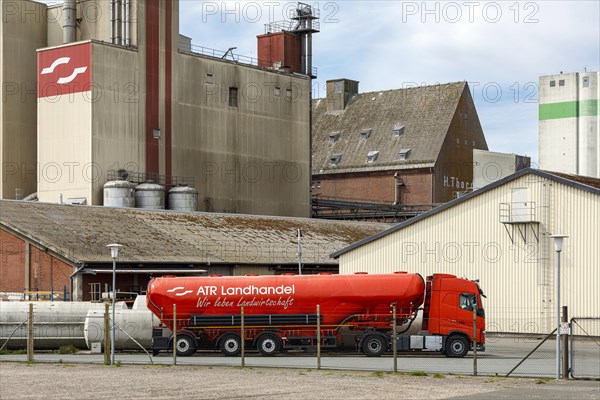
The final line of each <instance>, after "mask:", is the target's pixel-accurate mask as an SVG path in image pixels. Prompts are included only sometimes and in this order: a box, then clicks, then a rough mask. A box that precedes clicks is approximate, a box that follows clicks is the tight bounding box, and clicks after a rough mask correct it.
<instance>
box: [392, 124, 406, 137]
mask: <svg viewBox="0 0 600 400" xmlns="http://www.w3.org/2000/svg"><path fill="white" fill-rule="evenodd" d="M392 134H393V135H394V137H398V136H400V135H402V134H404V125H402V124H398V125H396V126H394V129H393V130H392Z"/></svg>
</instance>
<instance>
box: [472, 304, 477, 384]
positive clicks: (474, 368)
mask: <svg viewBox="0 0 600 400" xmlns="http://www.w3.org/2000/svg"><path fill="white" fill-rule="evenodd" d="M473 376H477V302H475V303H474V304H473Z"/></svg>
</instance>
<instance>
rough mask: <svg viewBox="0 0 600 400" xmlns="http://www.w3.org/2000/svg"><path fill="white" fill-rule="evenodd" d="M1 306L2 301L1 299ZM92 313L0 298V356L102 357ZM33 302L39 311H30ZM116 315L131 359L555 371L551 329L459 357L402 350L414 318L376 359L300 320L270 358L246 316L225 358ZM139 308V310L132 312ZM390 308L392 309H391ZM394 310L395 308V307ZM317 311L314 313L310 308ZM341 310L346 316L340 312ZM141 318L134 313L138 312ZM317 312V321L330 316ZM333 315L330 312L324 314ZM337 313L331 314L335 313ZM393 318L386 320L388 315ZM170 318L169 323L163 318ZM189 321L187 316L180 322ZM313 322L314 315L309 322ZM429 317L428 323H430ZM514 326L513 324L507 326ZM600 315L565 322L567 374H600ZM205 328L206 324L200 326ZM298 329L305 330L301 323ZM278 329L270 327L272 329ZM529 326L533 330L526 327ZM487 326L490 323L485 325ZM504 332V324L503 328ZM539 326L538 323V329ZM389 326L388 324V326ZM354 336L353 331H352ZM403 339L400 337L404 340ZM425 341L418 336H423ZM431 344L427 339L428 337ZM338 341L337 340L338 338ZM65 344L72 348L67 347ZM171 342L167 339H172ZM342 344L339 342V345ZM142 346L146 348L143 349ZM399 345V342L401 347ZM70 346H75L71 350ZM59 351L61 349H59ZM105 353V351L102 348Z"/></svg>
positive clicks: (103, 321)
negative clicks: (158, 344)
mask: <svg viewBox="0 0 600 400" xmlns="http://www.w3.org/2000/svg"><path fill="white" fill-rule="evenodd" d="M4 304H6V303H4ZM99 307H100V308H99V309H98V310H95V311H94V312H89V313H86V314H84V317H82V318H81V320H80V321H77V320H70V321H65V320H62V321H61V320H60V318H55V319H49V316H48V313H45V314H43V313H42V311H41V310H42V309H43V307H42V306H41V305H38V304H32V305H31V312H32V318H30V317H29V310H28V311H27V312H23V311H21V312H8V311H7V307H3V306H2V304H0V315H1V318H0V348H1V349H0V360H15V361H50V362H52V361H54V362H58V361H59V360H61V361H64V362H86V363H87V362H92V363H103V362H107V360H108V355H107V354H103V350H104V349H110V341H109V336H108V331H109V329H107V327H108V326H110V324H111V321H110V314H111V313H109V312H107V310H106V309H105V306H104V305H99ZM36 308H38V310H37V314H36ZM118 312H119V314H118V315H117V317H116V321H117V324H116V336H117V337H116V342H117V343H118V345H117V347H116V349H117V352H116V355H115V359H116V362H120V363H136V364H150V363H155V364H171V363H175V362H176V363H177V364H179V365H210V366H247V367H284V368H285V367H287V368H302V369H304V368H309V369H310V368H312V369H316V368H322V369H340V370H344V369H346V370H366V371H383V372H392V371H398V372H407V373H413V372H415V371H418V372H419V373H421V372H424V373H427V374H438V373H439V374H459V375H475V374H476V375H486V376H499V377H503V376H507V375H510V376H521V377H546V378H553V377H554V376H555V373H556V369H555V366H556V363H555V360H556V350H555V349H556V347H555V344H556V342H555V336H554V333H553V331H552V330H548V331H545V332H539V331H536V332H531V333H527V334H523V333H522V332H521V333H519V332H506V331H505V332H496V333H495V332H489V333H488V334H487V337H486V343H485V347H486V348H485V351H483V352H482V351H481V349H480V351H478V352H477V355H476V356H475V354H474V352H473V351H472V349H471V351H469V353H468V354H467V355H466V356H465V357H463V358H449V357H445V356H444V355H442V354H441V353H440V352H439V351H436V350H435V348H436V345H435V343H434V344H433V345H432V346H431V347H433V349H420V350H413V351H403V347H402V346H404V345H408V346H409V347H412V344H413V343H415V342H418V340H425V339H422V338H421V339H419V336H420V333H421V328H422V326H421V325H420V324H419V323H418V321H417V320H415V322H414V323H405V324H402V323H399V324H398V326H397V332H398V333H399V334H400V333H401V334H402V335H405V339H399V340H398V341H397V342H396V344H397V351H396V356H394V351H393V350H394V349H393V340H390V341H388V342H386V347H387V349H386V350H387V351H385V352H384V353H383V354H382V355H381V356H379V357H367V356H365V355H364V354H363V351H361V348H363V349H364V347H362V346H364V342H363V343H359V341H358V340H359V339H356V338H357V337H359V338H360V337H361V336H362V335H361V334H362V331H360V332H352V327H350V326H347V327H346V332H345V333H350V335H349V339H348V338H346V337H345V336H344V340H345V343H344V344H345V346H335V347H334V346H328V345H331V344H332V336H333V334H332V327H328V326H319V329H317V326H316V325H314V326H312V328H311V327H307V326H305V327H304V328H309V329H314V332H315V333H314V337H315V338H317V337H318V336H320V337H318V339H316V340H315V339H314V338H311V339H306V341H305V342H304V344H305V346H298V348H296V349H291V350H289V351H284V352H280V353H279V354H277V355H275V356H272V357H268V356H264V355H261V353H260V352H259V351H258V349H257V345H256V342H254V341H253V340H251V337H252V335H254V333H252V330H253V329H257V327H256V326H252V324H248V323H247V324H246V325H245V326H244V330H245V333H244V334H243V333H242V330H241V326H239V322H240V321H246V316H244V317H243V318H242V315H239V316H236V317H237V318H238V319H237V320H236V321H234V324H235V323H237V324H238V325H235V329H236V330H237V331H239V335H240V337H241V336H242V335H244V336H245V337H246V339H247V340H246V341H244V342H243V343H244V347H245V348H244V352H243V357H242V353H241V352H240V353H237V354H236V355H235V356H226V355H224V354H222V353H221V352H220V351H219V350H218V348H216V349H214V348H213V349H199V350H198V351H196V352H194V353H193V354H192V355H191V356H189V357H182V356H178V357H174V355H173V352H172V347H169V348H168V350H167V351H161V352H160V353H158V354H156V355H151V354H149V353H151V351H152V348H151V335H152V333H151V331H152V325H153V324H154V323H155V322H156V321H155V319H154V321H153V316H152V314H150V312H149V311H148V312H147V318H146V317H145V316H143V318H142V319H143V322H140V321H139V320H137V319H135V318H132V317H129V316H128V314H127V313H128V312H133V310H127V309H125V308H123V309H118ZM137 312H138V313H140V311H139V310H138V311H137ZM392 312H393V309H392V308H390V315H391V314H392ZM397 312H398V315H400V314H401V311H400V310H397ZM315 314H317V311H316V310H315ZM343 315H346V314H343ZM138 316H139V315H138ZM325 317H327V316H320V318H319V319H318V321H325V320H328V319H329V320H331V318H325ZM330 317H331V316H330ZM341 317H342V314H340V315H339V316H337V317H335V318H333V319H335V320H337V319H340V318H341ZM389 320H390V321H391V319H389ZM496 321H499V322H498V327H503V326H514V321H513V320H509V319H507V320H506V321H502V320H498V319H496ZM167 322H168V321H167ZM178 322H183V323H187V322H188V321H182V320H178ZM313 322H314V321H313ZM433 323H435V321H429V324H430V325H431V324H433ZM511 324H512V325H511ZM546 325H547V321H546V320H545V319H540V320H539V321H529V325H528V326H531V327H534V326H535V327H542V328H540V329H543V328H545V326H546ZM599 325H600V318H573V319H572V320H571V321H570V327H571V332H570V335H569V350H570V355H569V370H570V372H571V377H573V378H585V379H599V378H600V371H599V370H600V363H599V361H598V360H600V338H598V337H597V336H593V335H590V334H589V332H598V328H599ZM208 328H211V327H209V326H205V327H203V329H208ZM304 328H303V329H304ZM275 329H276V327H275V328H274V330H275ZM531 329H533V328H531ZM488 330H489V327H488ZM505 330H509V329H505ZM536 330H537V328H536ZM389 332H391V326H390V331H389ZM352 334H355V335H354V337H353V336H352ZM402 340H405V342H404V344H402ZM421 343H423V342H421ZM432 343H433V342H432ZM338 344H340V343H338ZM69 345H70V346H69ZM171 345H172V343H171ZM63 347H68V348H70V349H71V350H74V349H73V347H76V348H77V349H79V350H80V351H78V352H76V353H74V354H61V352H59V351H57V350H58V349H59V348H63ZM342 347H343V348H342ZM141 348H145V350H144V351H142V350H141ZM404 349H405V348H404ZM75 350H76V349H75ZM63 353H64V352H63ZM104 353H106V352H104Z"/></svg>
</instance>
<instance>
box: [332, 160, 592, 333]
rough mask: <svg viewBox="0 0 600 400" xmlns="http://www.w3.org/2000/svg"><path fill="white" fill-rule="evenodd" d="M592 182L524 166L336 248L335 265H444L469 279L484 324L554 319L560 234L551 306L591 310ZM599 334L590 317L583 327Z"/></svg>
mask: <svg viewBox="0 0 600 400" xmlns="http://www.w3.org/2000/svg"><path fill="white" fill-rule="evenodd" d="M598 221H600V180H599V179H594V178H588V177H582V176H576V175H567V174H562V173H556V172H545V171H539V170H535V169H524V170H521V171H519V172H517V173H515V174H513V175H510V176H508V177H505V178H503V179H501V180H499V181H497V182H495V183H492V184H490V185H488V186H485V187H484V188H482V189H478V190H475V191H474V192H471V193H469V194H467V195H466V196H464V197H461V198H459V199H455V200H453V201H451V202H449V203H447V204H444V205H442V206H440V207H438V208H436V209H434V210H432V211H429V212H427V213H424V214H421V215H419V216H417V217H415V218H412V219H410V220H408V221H407V222H404V223H401V224H397V225H394V226H393V227H392V228H390V229H388V230H386V231H383V232H381V233H378V234H375V235H374V236H371V237H369V238H366V239H364V240H361V241H358V242H357V243H354V244H352V245H350V246H348V247H344V248H342V249H340V250H338V251H337V252H335V253H333V254H332V256H333V257H335V258H338V259H339V261H340V264H339V265H340V266H339V268H340V273H342V274H351V273H355V272H363V271H364V272H369V273H389V272H393V271H409V272H417V273H420V274H422V275H424V276H425V275H430V274H432V273H434V272H439V273H449V274H454V275H457V276H461V277H466V278H469V279H479V281H480V285H481V287H482V289H483V290H484V292H485V294H486V295H487V299H485V300H484V304H483V306H484V307H485V310H486V319H487V326H486V330H487V331H492V332H507V333H550V332H552V330H553V329H554V328H555V327H556V309H557V304H556V299H557V292H556V279H557V275H556V273H557V268H556V253H555V250H554V245H553V239H552V238H551V237H550V236H551V235H553V234H564V235H568V236H569V237H568V238H567V239H565V243H564V245H563V249H562V252H561V257H562V258H561V260H562V262H561V281H562V285H561V304H560V305H561V306H568V308H569V316H570V317H595V318H596V319H597V318H599V317H600V287H599V282H600V269H599V268H598V260H600V246H598V244H599V243H600V225H599V224H598ZM589 329H590V331H593V332H594V333H589V334H592V335H600V326H598V325H597V324H596V325H594V326H592V327H590V328H589Z"/></svg>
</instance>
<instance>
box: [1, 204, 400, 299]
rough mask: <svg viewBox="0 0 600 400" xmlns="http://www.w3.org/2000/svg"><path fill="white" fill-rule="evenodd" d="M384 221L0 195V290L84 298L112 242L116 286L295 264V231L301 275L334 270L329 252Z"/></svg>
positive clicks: (101, 274)
mask: <svg viewBox="0 0 600 400" xmlns="http://www.w3.org/2000/svg"><path fill="white" fill-rule="evenodd" d="M389 226H390V225H385V224H374V223H359V222H341V221H322V220H315V219H308V218H292V217H289V218H286V217H264V216H252V215H240V214H212V213H211V214H208V213H181V212H174V211H153V210H140V209H131V208H129V209H127V208H111V207H92V206H73V205H59V204H46V203H37V202H22V201H10V200H0V292H4V293H6V292H16V293H19V292H23V290H24V289H25V290H34V289H38V290H40V291H51V289H52V290H54V291H55V292H58V293H59V294H61V295H62V293H63V287H64V288H66V289H65V291H66V292H67V298H69V297H71V298H73V299H74V300H90V299H91V298H92V297H93V292H95V293H96V294H98V293H99V290H100V291H106V290H105V288H106V287H107V285H108V284H109V283H110V282H111V277H112V274H111V272H112V259H111V258H110V251H109V250H108V249H107V248H106V245H107V244H109V243H114V242H117V243H119V244H122V245H123V248H122V249H121V251H120V253H119V258H118V260H117V277H118V279H117V289H118V291H119V292H122V291H126V292H127V291H129V292H140V291H144V290H145V288H146V285H147V283H148V280H149V279H150V277H151V276H152V275H154V276H160V275H164V274H169V275H185V274H188V275H189V274H198V273H203V272H207V273H210V274H222V275H244V274H280V273H283V272H297V271H298V255H297V250H298V247H297V246H298V245H297V236H296V235H297V229H300V230H301V232H302V238H301V246H302V268H303V273H316V272H337V260H334V259H331V258H330V257H329V254H331V252H333V251H335V250H336V249H339V248H341V247H344V246H347V245H349V244H351V243H354V242H356V241H357V240H360V239H364V238H365V237H368V236H370V235H373V234H375V233H378V232H381V231H382V230H384V229H386V228H388V227H389ZM94 285H95V286H94ZM69 286H71V289H69ZM94 287H95V288H96V290H93V288H94ZM98 289H99V290H98ZM69 294H72V296H69ZM61 297H62V296H61Z"/></svg>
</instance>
